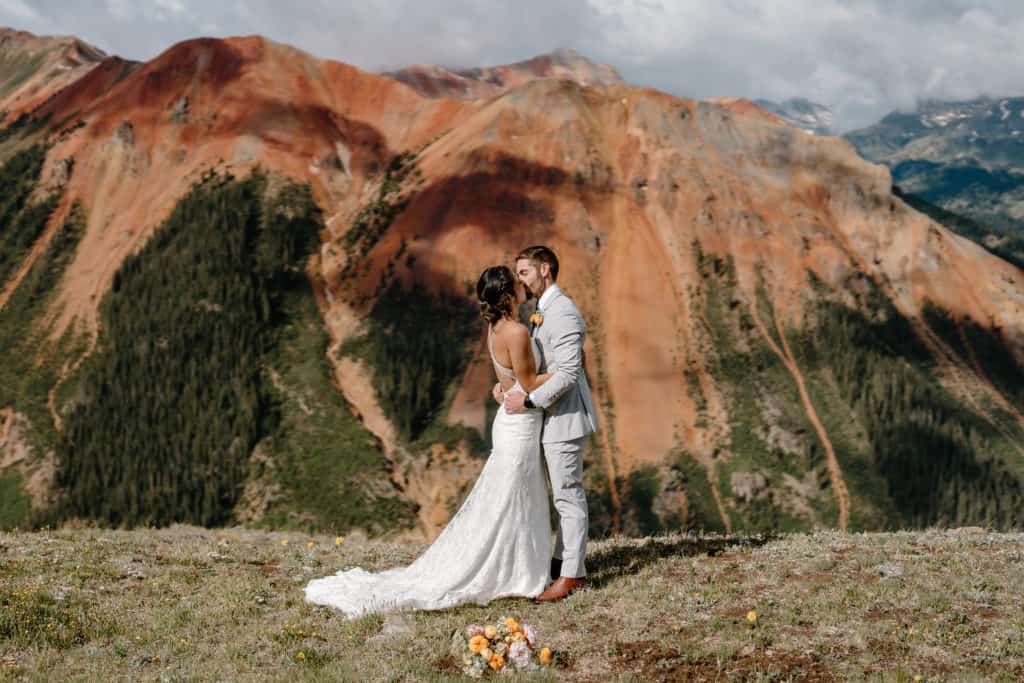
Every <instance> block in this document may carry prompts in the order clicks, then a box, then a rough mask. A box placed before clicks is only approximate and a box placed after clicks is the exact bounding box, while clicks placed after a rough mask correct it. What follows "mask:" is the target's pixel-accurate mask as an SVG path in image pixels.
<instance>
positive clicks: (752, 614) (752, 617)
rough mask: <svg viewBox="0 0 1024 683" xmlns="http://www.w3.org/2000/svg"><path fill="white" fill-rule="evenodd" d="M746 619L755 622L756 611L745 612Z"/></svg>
mask: <svg viewBox="0 0 1024 683" xmlns="http://www.w3.org/2000/svg"><path fill="white" fill-rule="evenodd" d="M747 621H749V622H750V623H751V624H756V623H757V612H755V611H754V610H750V611H749V612H747Z"/></svg>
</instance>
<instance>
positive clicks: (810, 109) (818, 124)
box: [754, 97, 836, 135]
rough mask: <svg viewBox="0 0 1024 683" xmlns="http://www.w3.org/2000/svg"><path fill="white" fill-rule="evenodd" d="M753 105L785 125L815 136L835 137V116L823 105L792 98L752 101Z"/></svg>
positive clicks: (801, 98)
mask: <svg viewBox="0 0 1024 683" xmlns="http://www.w3.org/2000/svg"><path fill="white" fill-rule="evenodd" d="M754 104H756V105H757V106H759V107H762V108H763V109H766V110H767V111H770V112H771V113H773V114H775V115H776V116H778V117H779V118H780V119H782V120H783V121H785V122H786V123H788V124H790V125H793V126H796V127H797V128H799V129H800V130H803V131H806V132H808V133H813V134H815V135H835V134H836V128H835V115H834V114H833V112H832V110H831V109H830V108H828V107H827V106H825V105H824V104H818V103H817V102H811V101H810V100H808V99H805V98H803V97H793V98H790V99H788V100H783V101H782V102H773V101H772V100H754Z"/></svg>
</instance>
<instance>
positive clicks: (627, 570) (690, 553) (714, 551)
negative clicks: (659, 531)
mask: <svg viewBox="0 0 1024 683" xmlns="http://www.w3.org/2000/svg"><path fill="white" fill-rule="evenodd" d="M775 538H776V537H775V536H772V535H768V534H760V535H756V536H707V537H672V536H665V537H659V538H644V539H636V540H630V541H626V542H621V543H610V544H608V545H606V546H604V547H601V548H600V549H598V550H595V551H594V552H592V553H589V554H588V555H587V583H588V584H589V585H590V586H591V587H593V588H602V587H604V586H605V585H606V584H608V583H610V582H611V581H614V580H615V579H616V578H618V577H620V576H627V575H629V574H636V573H638V572H639V571H640V570H641V569H643V568H644V567H646V566H647V565H649V564H653V563H654V562H657V561H658V560H661V559H664V558H666V557H694V556H698V555H707V556H708V557H714V556H716V555H720V554H721V553H723V552H724V551H725V550H727V549H737V550H747V549H750V548H757V547H760V546H762V545H765V544H766V543H769V542H770V541H772V540H773V539H775Z"/></svg>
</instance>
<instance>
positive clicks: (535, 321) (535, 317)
mask: <svg viewBox="0 0 1024 683" xmlns="http://www.w3.org/2000/svg"><path fill="white" fill-rule="evenodd" d="M530 324H531V325H533V326H534V327H540V326H541V325H542V324H544V315H543V314H542V313H541V312H540V311H535V312H534V313H533V314H532V315H531V316H530Z"/></svg>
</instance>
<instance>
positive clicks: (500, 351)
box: [489, 318, 548, 393]
mask: <svg viewBox="0 0 1024 683" xmlns="http://www.w3.org/2000/svg"><path fill="white" fill-rule="evenodd" d="M489 336H490V338H489V341H490V347H491V358H492V359H493V360H494V369H495V371H496V372H497V374H498V381H499V382H500V383H501V388H502V391H508V390H509V389H511V388H512V387H513V386H515V384H516V381H517V380H518V382H519V386H521V387H522V388H523V390H524V391H526V392H527V393H529V392H531V391H533V390H534V389H536V388H537V387H539V386H540V385H541V384H543V383H544V380H546V379H547V378H548V375H538V374H537V364H536V361H535V360H534V358H533V342H532V340H531V339H530V332H529V330H528V329H527V328H526V325H523V324H522V323H520V322H517V321H515V320H511V319H510V318H502V319H501V320H499V321H498V322H496V323H495V324H494V325H492V326H491V328H490V331H489Z"/></svg>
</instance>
